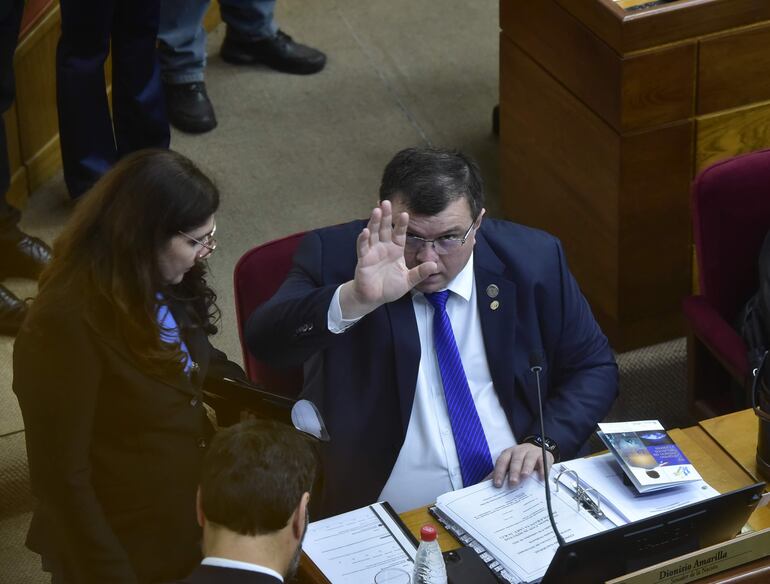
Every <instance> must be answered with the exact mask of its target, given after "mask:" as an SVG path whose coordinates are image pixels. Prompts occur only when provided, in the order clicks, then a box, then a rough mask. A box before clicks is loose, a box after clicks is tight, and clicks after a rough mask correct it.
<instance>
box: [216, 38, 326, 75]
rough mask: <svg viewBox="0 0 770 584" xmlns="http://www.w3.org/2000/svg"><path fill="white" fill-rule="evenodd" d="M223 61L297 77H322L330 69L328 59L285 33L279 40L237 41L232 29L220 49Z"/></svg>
mask: <svg viewBox="0 0 770 584" xmlns="http://www.w3.org/2000/svg"><path fill="white" fill-rule="evenodd" d="M219 52H220V54H221V55H222V59H224V60H225V61H227V62H228V63H232V64H234V65H253V64H262V65H267V66H268V67H270V68H271V69H275V70H276V71H281V72H283V73H293V74H295V75H310V74H312V73H318V72H319V71H320V70H321V69H323V68H324V66H325V65H326V55H324V54H323V53H322V52H321V51H319V50H317V49H314V48H312V47H308V46H307V45H303V44H300V43H295V42H294V40H293V39H292V38H291V37H290V36H289V35H287V34H286V33H284V32H282V31H280V30H279V31H278V32H277V33H276V34H275V36H273V37H270V38H266V39H259V40H255V41H251V40H241V39H238V40H236V39H235V38H234V35H233V34H232V33H231V32H230V30H229V29H228V31H227V34H226V35H225V40H224V42H223V43H222V48H221V49H220V51H219Z"/></svg>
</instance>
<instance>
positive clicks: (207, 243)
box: [179, 223, 217, 259]
mask: <svg viewBox="0 0 770 584" xmlns="http://www.w3.org/2000/svg"><path fill="white" fill-rule="evenodd" d="M216 232H217V224H216V223H214V228H213V229H212V230H211V231H209V232H208V233H207V234H206V235H204V236H203V237H201V238H200V239H198V238H196V237H193V236H192V235H190V234H189V233H185V232H184V231H179V235H182V236H184V237H186V238H187V239H189V240H190V241H194V242H195V243H197V244H198V245H200V246H201V248H202V249H201V250H200V251H199V252H198V259H203V258H206V257H208V256H210V255H211V254H212V253H214V250H215V249H217V240H216V238H215V237H214V234H215V233H216Z"/></svg>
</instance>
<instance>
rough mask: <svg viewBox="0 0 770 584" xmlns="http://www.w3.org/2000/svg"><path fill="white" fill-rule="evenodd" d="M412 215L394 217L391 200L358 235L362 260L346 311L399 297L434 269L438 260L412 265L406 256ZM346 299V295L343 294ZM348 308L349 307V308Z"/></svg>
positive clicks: (362, 310) (355, 311)
mask: <svg viewBox="0 0 770 584" xmlns="http://www.w3.org/2000/svg"><path fill="white" fill-rule="evenodd" d="M408 224H409V215H408V214H407V213H400V214H399V215H398V216H397V217H395V219H394V217H393V211H392V207H391V204H390V201H383V202H382V203H380V206H379V207H376V208H375V209H374V210H373V211H372V214H371V216H370V217H369V223H368V224H367V226H366V227H365V228H364V230H363V231H361V233H360V234H359V236H358V239H357V241H356V252H357V254H358V263H357V264H356V271H355V276H354V278H353V280H352V281H351V282H349V283H348V285H349V286H350V289H349V293H350V296H348V297H347V299H348V300H351V302H350V303H349V304H348V305H347V306H346V307H344V308H343V314H346V315H348V314H349V315H354V316H362V315H363V314H366V313H368V312H370V311H372V310H374V309H375V308H377V307H378V306H381V305H382V304H385V303H387V302H392V301H394V300H398V299H399V298H401V297H402V296H403V295H404V294H406V293H407V292H409V290H411V289H412V288H414V287H415V286H416V285H417V284H419V283H420V282H422V281H423V280H424V279H425V278H427V277H428V276H430V275H431V274H432V273H434V272H435V271H436V270H437V269H438V266H437V265H436V263H435V262H425V263H423V264H420V265H419V266H415V267H414V268H412V269H409V268H408V267H407V265H406V261H405V260H404V244H405V242H406V228H407V225H408ZM341 302H342V298H341ZM345 308H347V310H346V309H345Z"/></svg>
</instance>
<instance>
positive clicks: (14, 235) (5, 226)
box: [0, 0, 51, 334]
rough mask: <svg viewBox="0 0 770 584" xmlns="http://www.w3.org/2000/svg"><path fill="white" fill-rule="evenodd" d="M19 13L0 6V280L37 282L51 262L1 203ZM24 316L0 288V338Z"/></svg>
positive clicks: (14, 1)
mask: <svg viewBox="0 0 770 584" xmlns="http://www.w3.org/2000/svg"><path fill="white" fill-rule="evenodd" d="M23 9H24V0H11V1H10V2H3V3H2V4H0V278H5V277H8V276H22V277H30V278H37V276H38V275H39V274H40V270H42V268H43V267H44V266H45V264H46V263H47V262H48V261H49V260H50V258H51V250H50V249H49V248H48V246H47V245H46V244H45V243H43V242H42V241H40V240H39V239H37V238H35V237H30V236H28V235H27V234H26V233H24V232H23V231H21V230H20V229H19V225H18V223H19V218H20V217H21V213H20V212H19V210H18V209H15V208H14V207H12V206H11V205H10V204H9V203H8V202H7V201H6V199H5V196H6V194H7V193H8V189H9V187H10V185H11V169H10V164H9V162H8V137H7V135H6V132H5V122H4V120H3V119H2V116H3V114H4V113H5V112H6V111H8V109H10V107H11V104H12V103H13V96H14V77H13V54H14V52H15V50H16V41H17V38H18V35H19V26H20V24H21V15H22V11H23ZM26 312H27V305H26V304H25V303H24V302H22V301H21V300H19V299H18V298H17V297H16V296H15V295H14V294H13V293H12V292H11V291H10V290H8V288H6V287H5V286H3V285H0V334H14V333H15V332H16V331H17V330H18V328H19V326H20V325H21V321H22V320H23V318H24V315H25V314H26Z"/></svg>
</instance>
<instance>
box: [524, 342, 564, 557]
mask: <svg viewBox="0 0 770 584" xmlns="http://www.w3.org/2000/svg"><path fill="white" fill-rule="evenodd" d="M529 370H530V371H531V372H532V373H534V374H535V380H536V381H537V406H538V408H539V410H540V448H541V449H542V451H543V479H545V505H546V508H547V509H548V519H549V520H550V521H551V527H552V528H553V532H554V534H555V535H556V541H557V542H559V546H560V547H561V546H563V545H564V538H563V537H562V536H561V533H559V530H558V529H557V528H556V520H555V519H554V517H553V509H551V486H550V484H549V482H548V458H547V457H546V450H545V426H544V424H543V397H542V395H541V392H540V372H541V371H542V370H543V358H542V356H541V355H540V354H539V353H530V355H529Z"/></svg>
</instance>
